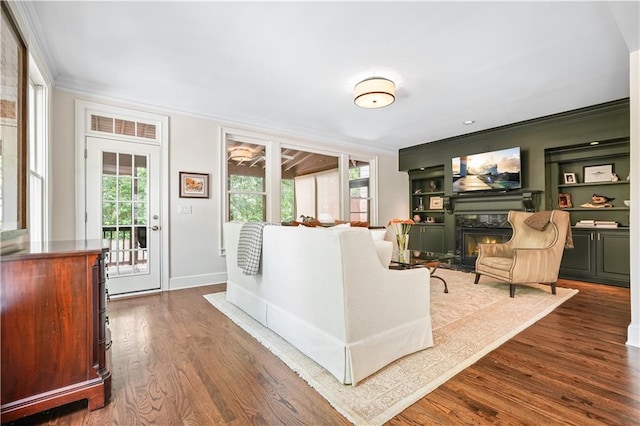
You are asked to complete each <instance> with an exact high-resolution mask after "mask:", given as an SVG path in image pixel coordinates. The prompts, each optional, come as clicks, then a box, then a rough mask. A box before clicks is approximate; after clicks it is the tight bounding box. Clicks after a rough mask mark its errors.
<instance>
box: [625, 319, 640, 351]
mask: <svg viewBox="0 0 640 426" xmlns="http://www.w3.org/2000/svg"><path fill="white" fill-rule="evenodd" d="M627 346H635V347H636V348H640V325H638V324H629V328H628V329H627Z"/></svg>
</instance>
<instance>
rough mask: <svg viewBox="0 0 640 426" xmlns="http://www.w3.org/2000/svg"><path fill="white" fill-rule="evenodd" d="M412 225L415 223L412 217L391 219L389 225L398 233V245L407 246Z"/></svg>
mask: <svg viewBox="0 0 640 426" xmlns="http://www.w3.org/2000/svg"><path fill="white" fill-rule="evenodd" d="M411 225H415V222H414V221H413V220H411V219H391V220H390V221H389V223H388V224H387V226H389V227H390V228H392V229H393V232H394V233H395V234H396V240H397V241H398V247H404V248H406V246H407V241H408V239H409V230H410V229H411Z"/></svg>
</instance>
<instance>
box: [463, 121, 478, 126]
mask: <svg viewBox="0 0 640 426" xmlns="http://www.w3.org/2000/svg"><path fill="white" fill-rule="evenodd" d="M475 122H476V121H475V120H466V121H463V122H462V124H464V125H465V126H469V125H471V124H473V123H475Z"/></svg>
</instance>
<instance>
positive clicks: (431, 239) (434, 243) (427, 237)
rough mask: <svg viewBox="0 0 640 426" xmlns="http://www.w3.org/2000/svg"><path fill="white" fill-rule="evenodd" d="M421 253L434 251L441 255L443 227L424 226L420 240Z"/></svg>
mask: <svg viewBox="0 0 640 426" xmlns="http://www.w3.org/2000/svg"><path fill="white" fill-rule="evenodd" d="M420 246H421V250H422V251H435V252H438V253H442V251H443V248H444V226H439V225H432V226H429V225H427V226H425V227H424V228H423V232H422V238H421V244H420Z"/></svg>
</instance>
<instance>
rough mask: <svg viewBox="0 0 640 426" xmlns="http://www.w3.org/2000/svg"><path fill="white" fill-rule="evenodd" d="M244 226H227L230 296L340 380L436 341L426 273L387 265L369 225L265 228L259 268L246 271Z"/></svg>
mask: <svg viewBox="0 0 640 426" xmlns="http://www.w3.org/2000/svg"><path fill="white" fill-rule="evenodd" d="M241 226H242V224H240V223H225V225H224V241H225V248H226V257H227V274H228V279H227V300H229V301H230V302H231V303H233V304H235V305H237V306H238V307H240V308H241V309H243V310H244V311H245V312H247V313H248V314H249V315H251V316H252V317H253V318H255V319H256V320H258V321H259V322H261V323H262V324H263V325H265V326H267V327H269V328H270V329H272V330H273V331H275V332H276V333H278V334H279V335H280V336H282V337H283V338H284V339H286V340H287V341H289V342H290V343H291V344H293V345H294V346H295V347H296V348H298V349H299V350H300V351H301V352H303V353H304V354H306V355H307V356H308V357H310V358H311V359H313V360H314V361H316V362H317V363H318V364H320V365H321V366H322V367H324V368H325V369H326V370H328V371H329V372H330V373H331V374H333V375H334V376H335V377H336V379H338V380H339V381H340V382H341V383H344V384H354V385H355V384H356V383H357V382H358V381H360V380H362V379H364V378H366V377H367V376H369V375H371V374H372V373H374V372H376V371H378V370H379V369H381V368H382V367H384V366H386V365H388V364H389V363H391V362H393V361H395V360H397V359H398V358H401V357H403V356H405V355H407V354H410V353H413V352H416V351H419V350H422V349H425V348H428V347H431V346H433V337H432V328H431V315H430V310H429V305H430V296H429V272H428V271H427V269H424V268H419V269H412V270H389V269H388V268H385V267H384V266H382V264H381V262H383V263H384V262H385V260H384V259H380V260H379V258H378V256H377V255H376V250H375V248H374V243H373V239H372V236H371V233H370V232H369V231H368V230H367V229H364V228H360V229H358V228H342V229H331V228H329V229H323V228H306V227H287V226H269V225H268V226H265V228H264V231H263V249H262V263H261V272H260V273H259V274H257V275H249V276H248V275H244V274H243V273H242V270H241V269H240V268H238V266H237V246H238V238H239V234H240V229H241ZM385 259H386V258H385ZM386 263H387V264H388V260H386Z"/></svg>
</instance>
